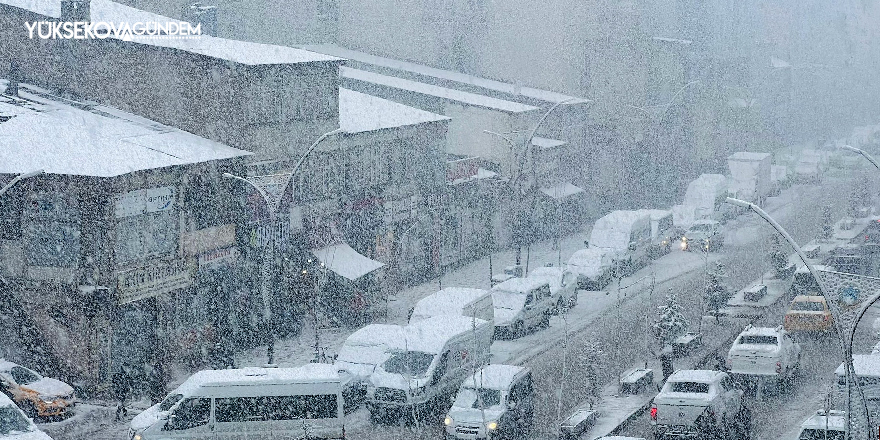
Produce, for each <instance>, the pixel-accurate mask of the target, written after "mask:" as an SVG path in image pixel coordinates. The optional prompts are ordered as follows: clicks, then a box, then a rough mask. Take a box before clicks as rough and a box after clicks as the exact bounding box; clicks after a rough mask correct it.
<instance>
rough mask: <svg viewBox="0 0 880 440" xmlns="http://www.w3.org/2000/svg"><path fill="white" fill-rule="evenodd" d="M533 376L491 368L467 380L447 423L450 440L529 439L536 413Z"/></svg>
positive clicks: (520, 370)
mask: <svg viewBox="0 0 880 440" xmlns="http://www.w3.org/2000/svg"><path fill="white" fill-rule="evenodd" d="M532 394H533V387H532V372H531V370H530V369H528V368H525V367H518V366H513V365H500V364H495V365H487V366H485V367H483V368H482V369H480V371H477V372H476V373H475V374H473V375H472V376H471V377H469V378H467V379H465V380H464V382H463V383H462V384H461V388H459V389H458V394H456V396H455V400H454V401H453V403H452V408H450V409H449V413H448V414H447V415H446V418H445V419H444V421H443V424H444V426H445V427H446V428H445V429H446V438H447V439H449V440H452V439H489V438H492V439H495V438H526V436H527V434H528V433H529V431H530V430H531V427H532V418H533V412H534V403H533V397H532Z"/></svg>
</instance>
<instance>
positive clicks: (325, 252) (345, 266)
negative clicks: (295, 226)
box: [312, 243, 385, 281]
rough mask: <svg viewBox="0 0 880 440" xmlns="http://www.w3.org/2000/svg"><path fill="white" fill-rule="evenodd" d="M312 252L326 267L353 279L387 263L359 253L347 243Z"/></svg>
mask: <svg viewBox="0 0 880 440" xmlns="http://www.w3.org/2000/svg"><path fill="white" fill-rule="evenodd" d="M312 254H314V255H315V257H317V258H318V260H320V261H321V262H322V263H324V267H326V268H327V269H330V270H332V271H333V272H335V273H336V274H337V275H339V276H341V277H344V278H346V279H349V280H352V281H354V280H356V279H358V278H360V277H362V276H364V275H366V274H368V273H370V272H372V271H374V270H376V269H378V268H380V267H382V266H384V265H385V263H380V262H378V261H376V260H372V259H370V258H367V257H365V256H363V255H361V254H359V253H358V252H357V251H356V250H354V249H352V248H351V246H349V245H348V244H346V243H340V244H334V245H332V246H327V247H325V248H323V249H318V250H314V251H312Z"/></svg>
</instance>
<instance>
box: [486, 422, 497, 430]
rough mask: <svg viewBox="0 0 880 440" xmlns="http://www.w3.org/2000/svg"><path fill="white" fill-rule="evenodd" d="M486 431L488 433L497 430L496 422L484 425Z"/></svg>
mask: <svg viewBox="0 0 880 440" xmlns="http://www.w3.org/2000/svg"><path fill="white" fill-rule="evenodd" d="M486 429H488V430H489V431H494V430H496V429H498V422H496V421H495V420H493V421H491V422H489V423H486Z"/></svg>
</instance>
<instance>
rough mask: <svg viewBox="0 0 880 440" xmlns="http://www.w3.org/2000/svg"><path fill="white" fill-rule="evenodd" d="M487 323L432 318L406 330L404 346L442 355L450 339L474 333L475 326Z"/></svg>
mask: <svg viewBox="0 0 880 440" xmlns="http://www.w3.org/2000/svg"><path fill="white" fill-rule="evenodd" d="M485 323H487V321H484V320H482V319H478V318H468V317H465V316H455V315H438V316H432V317H430V318H427V319H425V320H423V321H419V322H415V323H412V324H409V325H407V326H406V327H405V328H404V332H405V334H404V337H405V339H404V341H403V342H404V346H405V349H406V350H409V351H421V352H424V353H435V354H436V353H440V351H442V350H443V347H444V346H445V345H446V342H447V341H449V339H450V338H452V337H454V336H457V335H460V334H462V333H464V332H467V331H472V330H473V328H474V325H476V326H480V325H483V324H485Z"/></svg>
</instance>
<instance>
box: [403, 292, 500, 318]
mask: <svg viewBox="0 0 880 440" xmlns="http://www.w3.org/2000/svg"><path fill="white" fill-rule="evenodd" d="M437 315H456V316H467V317H470V318H479V319H482V320H484V321H488V322H493V319H494V311H493V307H492V293H491V292H489V291H488V290H486V289H472V288H468V287H447V288H445V289H442V290H439V291H437V292H434V293H432V294H430V295H428V296H426V297H424V298H422V299H420V300H419V302H417V303H416V305H415V306H413V308H412V310H410V315H409V323H410V324H412V323H414V322H418V321H421V320H423V319H427V318H430V317H432V316H437Z"/></svg>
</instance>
